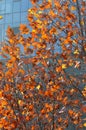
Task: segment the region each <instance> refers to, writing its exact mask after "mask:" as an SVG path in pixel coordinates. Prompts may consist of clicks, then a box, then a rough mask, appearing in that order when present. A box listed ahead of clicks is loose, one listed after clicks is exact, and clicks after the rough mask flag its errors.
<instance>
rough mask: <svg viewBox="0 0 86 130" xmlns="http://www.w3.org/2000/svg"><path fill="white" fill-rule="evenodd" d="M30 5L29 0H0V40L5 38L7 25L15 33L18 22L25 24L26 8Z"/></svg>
mask: <svg viewBox="0 0 86 130" xmlns="http://www.w3.org/2000/svg"><path fill="white" fill-rule="evenodd" d="M30 7H31V3H30V0H0V17H1V18H0V41H3V40H4V39H5V38H6V33H5V32H6V29H7V27H8V26H9V25H10V26H11V27H12V28H13V29H14V31H15V32H16V33H17V31H18V27H19V24H20V23H25V24H27V10H28V8H30Z"/></svg>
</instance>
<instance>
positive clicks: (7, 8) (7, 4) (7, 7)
mask: <svg viewBox="0 0 86 130" xmlns="http://www.w3.org/2000/svg"><path fill="white" fill-rule="evenodd" d="M11 12H12V3H9V2H8V3H6V13H11Z"/></svg>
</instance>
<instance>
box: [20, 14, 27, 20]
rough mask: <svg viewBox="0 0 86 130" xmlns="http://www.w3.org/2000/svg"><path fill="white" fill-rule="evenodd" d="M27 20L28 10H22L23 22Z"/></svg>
mask: <svg viewBox="0 0 86 130" xmlns="http://www.w3.org/2000/svg"><path fill="white" fill-rule="evenodd" d="M25 20H26V21H27V12H22V13H21V22H23V21H25Z"/></svg>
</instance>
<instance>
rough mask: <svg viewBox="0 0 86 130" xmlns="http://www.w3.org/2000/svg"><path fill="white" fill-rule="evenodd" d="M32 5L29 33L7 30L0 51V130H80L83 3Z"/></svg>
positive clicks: (85, 50) (85, 31)
mask: <svg viewBox="0 0 86 130" xmlns="http://www.w3.org/2000/svg"><path fill="white" fill-rule="evenodd" d="M31 2H32V5H33V7H32V8H31V9H29V10H28V17H27V18H28V21H29V27H27V26H26V25H25V24H20V27H19V30H20V32H19V33H18V34H15V33H14V32H13V30H12V28H10V27H8V29H7V37H8V41H5V42H4V43H3V47H2V51H1V53H2V56H5V57H7V61H6V62H5V63H4V65H3V64H2V63H0V84H1V85H0V110H1V111H0V129H1V130H4V129H6V130H13V129H17V128H18V129H19V130H65V129H66V128H68V129H71V128H70V124H71V126H72V124H73V125H74V129H76V130H77V129H83V126H84V127H86V123H85V120H86V119H85V118H84V117H83V116H84V114H85V113H86V105H85V100H86V86H85V83H86V74H85V72H86V68H85V64H86V57H85V54H86V44H85V43H86V39H85V37H86V28H85V24H86V23H85V4H86V3H85V1H79V0H70V1H66V0H64V1H62V0H58V1H57V0H53V1H52V0H43V1H41V2H40V1H39V0H31ZM20 45H21V46H23V49H24V50H23V54H22V53H21V49H20ZM82 69H84V71H83V70H82Z"/></svg>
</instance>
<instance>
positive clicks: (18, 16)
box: [13, 13, 20, 24]
mask: <svg viewBox="0 0 86 130" xmlns="http://www.w3.org/2000/svg"><path fill="white" fill-rule="evenodd" d="M16 22H20V13H14V14H13V24H16Z"/></svg>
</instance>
